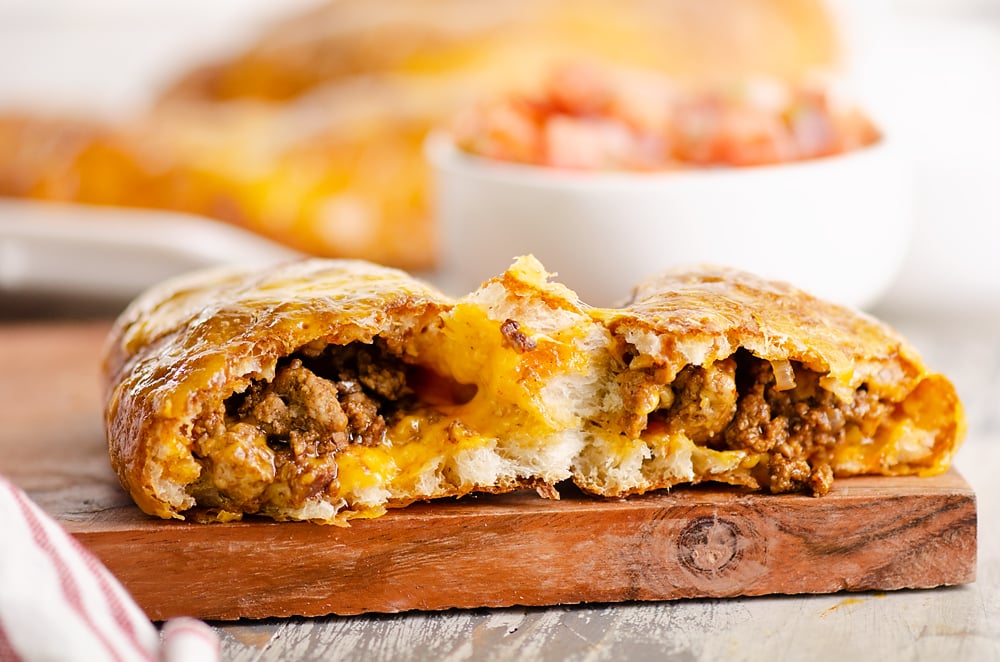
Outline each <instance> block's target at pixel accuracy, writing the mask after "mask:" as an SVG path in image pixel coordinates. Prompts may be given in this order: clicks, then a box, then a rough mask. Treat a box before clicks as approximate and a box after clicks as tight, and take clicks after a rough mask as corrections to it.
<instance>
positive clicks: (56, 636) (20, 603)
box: [0, 476, 220, 662]
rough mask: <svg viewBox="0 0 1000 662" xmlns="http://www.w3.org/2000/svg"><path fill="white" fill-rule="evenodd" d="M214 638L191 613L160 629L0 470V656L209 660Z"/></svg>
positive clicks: (3, 660)
mask: <svg viewBox="0 0 1000 662" xmlns="http://www.w3.org/2000/svg"><path fill="white" fill-rule="evenodd" d="M219 657H220V647H219V639H218V637H217V636H216V634H215V632H214V631H213V630H212V629H211V628H210V627H208V625H206V624H205V623H203V622H201V621H198V620H195V619H193V618H178V619H173V620H170V621H168V622H167V623H166V624H165V625H164V627H163V629H162V631H161V632H158V631H157V629H156V627H155V626H154V625H153V623H152V622H150V620H149V619H148V618H146V615H145V614H143V612H142V610H141V609H140V608H139V606H138V605H136V603H135V602H134V601H133V600H132V598H131V597H130V596H129V594H128V593H127V592H126V591H125V589H124V588H123V587H122V585H121V584H120V583H119V582H118V580H117V579H115V578H114V576H112V574H111V573H110V572H108V570H107V568H105V567H104V566H103V565H102V564H101V563H100V562H99V561H98V560H97V558H95V557H94V556H93V555H92V554H91V553H90V552H88V551H87V550H86V549H84V548H83V546H82V545H80V543H79V542H77V541H76V539H75V538H73V537H72V536H71V535H69V534H68V533H67V532H66V531H65V530H63V529H62V527H60V526H59V525H58V524H57V523H56V522H55V520H53V519H52V518H51V517H49V516H48V515H47V514H45V513H44V512H43V511H42V510H41V509H40V508H39V507H38V506H37V505H35V504H34V503H33V502H32V501H31V500H30V499H29V498H28V496H27V495H26V494H25V493H24V492H23V491H22V490H20V489H19V488H17V487H15V486H14V485H12V484H11V483H10V482H8V481H7V480H6V479H4V478H3V477H2V476H0V662H7V661H8V660H11V661H18V660H24V661H26V662H34V661H35V660H39V661H40V660H59V661H60V662H63V661H67V662H71V661H73V660H88V661H90V660H95V661H97V660H117V661H121V662H131V661H132V660H142V661H146V660H149V661H162V662H180V661H181V660H184V661H185V662H188V661H190V662H214V661H216V660H218V659H219Z"/></svg>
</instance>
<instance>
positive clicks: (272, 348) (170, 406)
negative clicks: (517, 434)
mask: <svg viewBox="0 0 1000 662" xmlns="http://www.w3.org/2000/svg"><path fill="white" fill-rule="evenodd" d="M448 305H449V303H448V300H447V298H446V297H444V295H442V294H440V293H439V292H437V291H436V290H434V289H433V288H431V287H429V286H426V285H424V284H422V283H420V282H418V281H415V280H413V279H412V278H410V277H409V276H407V275H406V274H404V273H402V272H399V271H395V270H392V269H387V268H382V267H377V266H374V265H370V264H367V263H361V262H351V261H330V262H327V261H321V260H316V261H307V262H302V263H293V264H289V265H287V266H285V267H282V268H279V269H276V270H273V271H268V272H266V273H263V274H260V273H257V274H253V273H246V272H240V271H236V270H221V271H215V272H208V273H203V274H198V275H197V276H195V277H193V278H190V279H182V280H180V281H171V282H170V283H168V284H167V285H166V286H164V287H162V288H159V289H155V290H152V291H150V292H147V293H146V294H145V295H143V296H142V297H140V298H139V299H138V300H136V301H135V302H134V303H133V304H132V305H131V306H130V307H129V308H128V310H126V312H125V313H123V315H122V317H121V318H120V319H119V320H118V322H117V323H116V325H115V327H114V329H113V330H112V332H111V335H110V338H109V342H108V344H107V348H106V352H105V361H104V365H105V375H106V377H107V383H106V387H107V407H106V412H105V413H106V424H107V430H108V442H109V451H110V455H111V461H112V465H113V466H114V468H115V470H116V472H117V473H118V476H119V478H120V479H121V481H122V484H123V485H124V486H125V488H126V489H127V490H128V491H129V493H130V494H131V495H132V496H133V498H134V499H135V500H136V502H137V503H138V505H139V506H140V507H141V508H142V509H143V510H144V511H146V512H147V513H150V514H155V515H158V516H160V517H171V516H177V514H178V512H180V511H181V510H185V509H187V508H189V507H191V506H193V505H194V504H193V503H192V502H191V500H190V497H188V496H186V495H184V494H182V493H175V494H170V493H164V491H163V489H162V485H163V483H164V482H168V481H164V479H165V478H172V479H175V481H176V482H177V483H179V485H181V486H183V485H186V484H189V483H191V482H192V481H193V480H194V479H195V478H196V477H197V473H198V472H199V468H198V467H197V466H196V465H194V464H193V463H192V458H191V451H190V447H191V444H192V442H193V436H194V435H193V433H192V430H191V427H192V426H193V425H194V422H195V419H196V418H197V417H198V416H199V415H201V414H202V413H204V412H207V411H210V410H212V409H213V408H217V407H218V406H219V404H220V403H221V402H222V401H223V400H224V399H225V398H226V397H228V396H229V395H231V394H232V393H234V392H236V391H242V390H243V389H245V388H246V386H247V384H248V383H249V382H250V381H251V380H253V379H256V378H260V377H262V376H266V375H268V374H271V375H273V373H274V369H275V365H276V363H277V361H278V359H279V358H282V357H284V356H287V355H289V354H291V353H292V352H294V351H295V350H297V349H298V348H300V347H302V346H304V345H307V344H309V343H310V342H313V341H315V340H317V339H323V340H324V341H326V342H329V343H333V344H347V343H350V342H354V341H361V342H371V340H372V339H373V338H374V337H375V336H381V337H383V338H385V339H386V340H387V341H388V342H390V343H393V342H396V343H399V342H402V340H403V338H404V337H405V336H407V334H409V333H411V332H412V330H413V329H416V328H419V327H421V326H422V325H424V324H426V321H425V318H426V317H428V316H431V315H433V314H434V313H435V312H437V311H439V310H441V309H443V308H445V307H446V306H448ZM171 472H172V473H173V474H174V475H173V476H170V475H169V474H171Z"/></svg>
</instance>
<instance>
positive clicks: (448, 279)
mask: <svg viewBox="0 0 1000 662" xmlns="http://www.w3.org/2000/svg"><path fill="white" fill-rule="evenodd" d="M426 148H427V155H428V158H429V159H430V161H431V164H432V166H433V169H434V173H435V205H436V215H437V219H438V224H439V227H440V229H441V232H442V243H443V250H444V260H443V261H444V268H443V274H444V277H443V280H444V282H445V283H446V287H448V288H450V289H452V290H454V291H455V292H457V293H463V292H467V291H469V290H470V289H472V288H474V287H476V286H477V285H478V284H479V283H481V282H482V281H483V280H484V279H486V278H489V277H491V276H493V275H496V274H498V273H500V272H502V271H503V270H504V269H505V268H506V267H507V266H508V265H509V264H510V262H511V259H512V258H513V257H514V256H516V255H521V254H525V253H533V254H534V255H535V256H536V257H538V258H539V259H540V260H541V261H542V264H544V265H545V266H546V268H547V269H548V270H549V271H552V272H556V273H558V276H559V278H558V279H559V280H560V281H561V282H563V283H565V284H566V285H568V286H569V287H571V288H572V289H574V290H576V291H577V293H579V294H580V296H581V298H582V299H583V300H584V301H585V302H587V303H590V304H592V305H596V306H607V305H613V304H616V303H621V302H622V301H624V300H626V299H627V298H628V297H629V295H630V292H631V289H632V287H633V286H634V285H635V284H637V283H638V282H639V281H640V280H641V279H643V278H644V277H646V276H649V275H650V274H653V273H655V272H657V271H660V270H663V269H666V268H668V267H675V266H682V265H692V264H699V263H713V264H720V265H727V266H732V267H737V268H741V269H745V270H749V271H752V272H755V273H758V274H760V275H762V276H766V277H769V278H777V279H782V280H786V281H789V282H791V283H793V284H795V285H798V286H799V287H801V288H803V289H805V290H807V291H810V292H813V293H814V294H817V295H819V296H822V297H825V298H828V299H831V300H834V301H838V302H841V303H846V304H849V305H853V306H857V307H862V308H863V307H868V306H870V305H871V304H873V303H874V302H875V301H876V300H877V299H878V297H879V296H880V295H881V294H882V293H883V292H884V291H885V290H886V289H887V288H888V287H889V285H890V284H891V283H892V281H893V278H894V277H895V275H896V274H897V272H898V270H899V268H900V265H901V262H902V259H903V256H904V253H905V251H906V246H907V244H908V239H909V235H910V230H911V197H912V196H911V190H910V179H909V176H908V173H907V171H906V168H905V164H904V162H903V160H902V159H900V158H899V155H898V154H897V151H896V149H895V148H894V146H893V145H892V144H891V142H889V141H887V140H884V139H883V140H882V141H880V142H879V143H878V144H876V145H873V146H871V147H868V148H865V149H863V150H858V151H856V152H851V153H848V154H844V155H840V156H834V157H829V158H824V159H816V160H811V161H803V162H798V163H791V164H783V165H774V166H758V167H752V168H718V169H711V170H684V171H675V172H663V173H620V172H619V173H607V172H601V173H593V172H571V171H560V170H555V169H551V168H543V167H534V166H523V165H515V164H509V163H501V162H497V161H491V160H487V159H484V158H481V157H477V156H473V155H469V154H467V153H464V152H461V151H460V150H458V149H457V148H456V147H455V146H454V145H453V144H452V142H451V141H450V140H449V138H448V137H447V136H446V135H444V134H440V133H439V134H434V135H432V136H430V138H429V139H428V142H427V145H426Z"/></svg>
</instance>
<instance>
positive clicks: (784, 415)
mask: <svg viewBox="0 0 1000 662" xmlns="http://www.w3.org/2000/svg"><path fill="white" fill-rule="evenodd" d="M792 368H793V369H794V373H795V385H794V387H793V388H790V389H785V390H779V389H778V388H777V386H776V384H775V378H774V370H773V368H772V367H771V364H770V363H768V362H767V361H762V360H760V359H757V358H754V357H752V356H750V355H749V354H743V355H740V356H739V369H738V374H737V384H738V388H739V389H740V393H741V395H740V399H739V403H738V405H737V409H736V416H735V417H734V418H733V420H732V422H730V424H729V426H728V427H727V428H726V430H725V433H724V435H723V440H724V447H725V448H731V449H747V450H752V451H756V452H766V453H768V454H769V465H768V484H767V485H766V487H768V488H769V489H770V491H772V492H791V491H798V490H802V489H808V490H811V491H812V492H813V493H814V494H817V495H820V494H825V493H826V492H828V491H829V490H830V486H831V485H832V483H833V470H832V469H831V468H830V460H829V454H830V452H831V451H832V450H833V448H834V447H835V446H836V445H837V444H838V443H839V442H840V441H842V440H843V438H844V434H845V432H846V430H847V427H848V424H849V423H850V424H854V425H857V426H858V427H859V428H860V429H861V430H862V431H864V432H866V433H871V432H874V428H875V426H876V425H877V421H878V420H880V419H881V418H882V417H884V416H885V415H886V414H887V413H888V412H889V409H890V407H891V405H889V404H887V403H884V402H882V401H880V400H879V399H878V398H877V397H876V396H874V395H872V394H871V393H869V392H868V391H867V389H865V388H864V387H863V386H862V387H861V388H860V389H858V390H857V391H855V393H854V398H853V400H851V401H848V402H842V401H841V400H839V399H838V398H837V396H835V395H834V394H833V393H831V392H829V391H827V390H825V389H823V388H821V387H820V386H819V376H818V375H817V374H816V373H814V372H812V371H811V370H807V369H806V368H804V367H802V366H801V365H798V364H795V363H792Z"/></svg>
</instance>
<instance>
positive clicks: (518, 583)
mask: <svg viewBox="0 0 1000 662" xmlns="http://www.w3.org/2000/svg"><path fill="white" fill-rule="evenodd" d="M105 331H106V326H105V325H102V324H89V325H78V324H77V325H46V326H11V327H5V328H0V366H2V374H0V421H3V426H2V429H0V473H3V474H4V475H6V476H8V477H9V478H11V480H13V481H14V482H15V483H17V484H19V485H21V486H22V487H24V488H25V489H26V490H27V491H28V492H29V494H30V495H31V496H32V498H33V499H35V501H36V502H38V503H39V504H40V505H41V506H42V507H43V508H45V509H46V510H47V511H48V512H49V513H51V514H52V515H54V516H55V517H56V519H57V520H59V521H60V522H61V523H62V524H63V525H64V526H65V527H66V528H67V529H69V530H70V531H71V532H72V533H74V534H75V535H76V536H77V538H78V539H79V540H81V542H83V544H84V545H85V546H87V547H88V548H90V549H91V550H92V551H93V552H95V553H96V554H97V556H98V557H99V558H101V559H102V560H103V561H104V562H105V564H106V565H107V566H108V567H109V568H110V569H111V570H112V571H113V572H114V573H115V574H116V575H117V576H118V577H119V579H121V581H122V582H123V583H124V584H125V586H126V587H127V588H128V589H129V590H130V591H131V592H132V594H133V596H134V597H135V598H136V600H137V601H138V602H139V604H140V605H141V606H142V607H143V608H145V609H146V611H147V613H148V614H149V616H150V617H151V618H153V619H154V620H158V619H163V618H167V617H171V616H175V615H180V614H188V615H194V616H199V617H201V618H206V619H236V618H262V617H268V616H290V615H307V616H314V615H322V614H357V613H362V612H373V611H374V612H398V611H407V610H415V609H418V610H439V609H446V608H449V607H502V606H510V605H552V604H570V603H579V602H600V603H607V602H618V601H645V600H661V599H675V598H687V597H729V596H739V595H763V594H772V593H783V594H798V593H828V592H834V591H840V590H851V591H860V590H888V589H898V588H904V587H911V588H920V587H932V586H940V585H947V584H960V583H966V582H971V581H973V580H974V579H975V574H976V512H977V511H976V500H975V494H974V493H973V491H972V489H971V488H970V487H969V486H968V484H967V483H966V482H965V481H964V479H963V478H962V477H961V476H960V475H959V474H958V473H956V472H954V471H952V472H950V473H948V474H945V475H943V476H938V477H934V478H926V479H919V478H855V479H849V480H839V481H837V483H836V484H835V487H834V490H833V491H832V492H831V493H830V494H829V495H827V496H826V497H823V498H820V499H815V498H812V497H807V496H800V495H780V496H771V495H755V494H747V493H744V492H741V491H739V490H734V489H727V488H718V487H715V488H705V487H699V488H690V489H676V490H674V491H672V492H670V493H666V494H657V495H647V496H644V497H639V498H632V499H628V500H616V501H608V500H596V499H591V498H589V497H585V496H582V495H579V494H574V493H572V491H569V490H564V492H568V493H567V494H566V495H565V496H564V498H563V499H562V500H561V501H558V502H553V501H546V500H542V499H539V498H538V497H536V496H535V495H534V494H532V493H518V494H512V495H504V496H495V497H494V496H488V497H473V498H465V499H462V500H457V501H447V502H437V503H433V504H417V505H414V506H411V507H410V508H407V509H404V510H401V511H395V512H391V513H390V514H388V515H387V516H385V517H382V518H379V519H375V520H369V521H362V522H356V523H354V525H352V526H351V527H349V528H338V527H330V526H318V525H313V524H307V523H273V522H268V521H245V522H238V523H232V524H215V525H199V524H191V523H186V522H167V521H160V520H154V519H151V518H148V517H146V516H145V515H143V514H142V513H141V512H139V511H138V510H137V509H136V508H135V507H134V506H133V505H132V504H131V501H130V500H129V499H128V497H127V496H126V495H125V494H124V493H123V492H122V490H121V488H120V487H119V486H118V484H117V481H116V479H115V477H114V475H113V473H112V472H111V470H110V466H109V464H108V460H107V455H106V451H105V447H104V436H103V429H102V426H101V418H100V389H99V382H98V374H97V356H98V354H99V348H100V345H101V342H102V341H103V338H104V333H105Z"/></svg>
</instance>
